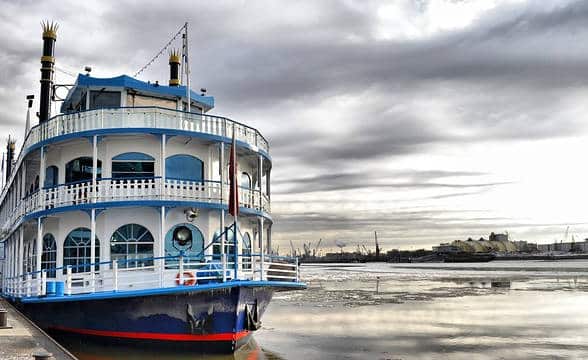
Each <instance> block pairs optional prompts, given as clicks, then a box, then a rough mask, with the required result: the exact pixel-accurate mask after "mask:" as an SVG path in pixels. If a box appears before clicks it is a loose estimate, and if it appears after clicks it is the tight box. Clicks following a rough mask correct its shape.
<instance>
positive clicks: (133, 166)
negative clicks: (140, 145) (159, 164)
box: [112, 152, 155, 179]
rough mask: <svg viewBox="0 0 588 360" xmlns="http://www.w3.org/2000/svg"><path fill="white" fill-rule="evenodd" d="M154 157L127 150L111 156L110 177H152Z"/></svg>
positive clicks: (153, 173)
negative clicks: (127, 151)
mask: <svg viewBox="0 0 588 360" xmlns="http://www.w3.org/2000/svg"><path fill="white" fill-rule="evenodd" d="M154 169H155V159H154V158H153V157H151V156H149V155H147V154H143V153H138V152H129V153H124V154H120V155H117V156H115V157H113V158H112V178H113V179H121V178H138V177H141V178H143V177H153V176H154V175H155V172H154Z"/></svg>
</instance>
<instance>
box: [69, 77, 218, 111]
mask: <svg viewBox="0 0 588 360" xmlns="http://www.w3.org/2000/svg"><path fill="white" fill-rule="evenodd" d="M86 86H103V87H121V88H128V89H133V90H137V91H140V92H145V93H151V94H154V95H162V96H174V97H185V96H186V87H185V86H164V85H157V84H155V83H147V82H144V81H141V80H137V79H135V78H132V77H130V76H127V75H121V76H117V77H113V78H95V77H91V76H88V75H84V74H78V79H77V80H76V86H75V87H74V88H73V91H71V92H70V93H69V94H68V97H67V99H66V101H65V103H67V102H68V100H69V99H70V98H71V97H72V96H73V94H74V93H75V91H76V90H77V88H79V87H86ZM190 94H191V96H190V98H191V99H192V100H193V101H197V102H199V103H201V104H203V105H205V106H206V107H209V108H213V107H214V97H212V96H202V95H200V94H198V93H196V92H194V91H191V92H190Z"/></svg>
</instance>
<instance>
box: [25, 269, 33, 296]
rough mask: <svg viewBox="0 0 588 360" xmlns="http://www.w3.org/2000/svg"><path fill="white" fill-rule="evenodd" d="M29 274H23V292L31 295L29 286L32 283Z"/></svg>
mask: <svg viewBox="0 0 588 360" xmlns="http://www.w3.org/2000/svg"><path fill="white" fill-rule="evenodd" d="M32 279H33V278H32V277H31V274H27V275H25V294H26V295H27V297H29V296H31V287H32V285H33V282H32Z"/></svg>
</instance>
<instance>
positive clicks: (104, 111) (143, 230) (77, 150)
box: [0, 24, 305, 351]
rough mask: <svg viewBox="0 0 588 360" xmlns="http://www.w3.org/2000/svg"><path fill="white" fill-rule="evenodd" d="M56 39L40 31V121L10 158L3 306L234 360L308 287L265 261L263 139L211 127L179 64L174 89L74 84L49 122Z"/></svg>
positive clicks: (58, 323)
mask: <svg viewBox="0 0 588 360" xmlns="http://www.w3.org/2000/svg"><path fill="white" fill-rule="evenodd" d="M186 28H187V27H186ZM186 35H187V33H186ZM186 38H187V36H186ZM56 39H57V34H56V27H55V26H53V25H51V24H46V25H45V26H44V31H43V40H44V46H43V56H42V58H41V63H42V68H41V91H40V99H39V102H40V109H39V113H38V117H39V123H38V124H37V125H35V126H33V127H31V128H30V129H29V128H28V126H27V132H26V137H25V140H24V143H23V144H22V148H21V150H20V153H19V155H18V156H15V154H16V153H15V145H14V142H13V141H12V140H9V144H8V147H7V159H6V163H5V165H6V166H5V173H6V176H5V180H4V183H5V184H4V186H3V190H2V193H1V194H0V227H1V228H0V230H1V233H0V242H1V243H2V245H3V248H4V260H3V262H2V263H1V264H2V278H1V285H2V296H3V297H5V298H7V299H9V300H10V301H11V302H12V303H14V304H15V305H16V306H17V307H18V308H19V309H20V310H21V311H22V312H23V313H24V314H26V315H27V316H28V317H29V318H30V319H31V320H33V321H34V322H35V323H36V324H37V325H38V326H40V327H41V328H43V329H45V330H47V331H49V332H50V333H56V334H62V335H63V334H68V335H76V336H82V337H84V338H91V339H96V340H100V341H106V342H115V343H116V342H118V343H124V344H141V345H143V344H146V345H149V346H155V347H165V346H171V347H173V348H189V349H192V348H199V349H204V350H205V351H206V350H211V351H212V350H221V351H234V350H235V349H237V348H238V347H239V346H240V345H242V344H244V343H245V342H246V341H247V340H248V338H249V336H250V335H251V334H252V332H253V331H254V330H256V329H258V328H259V326H260V324H261V316H262V314H263V313H264V311H265V309H266V307H267V306H268V303H269V302H270V300H271V298H272V295H273V294H274V293H275V292H277V291H287V290H297V289H303V288H305V284H304V283H303V282H301V281H300V279H299V268H298V262H297V260H296V259H295V258H286V257H280V256H277V255H275V254H274V253H273V252H272V245H271V238H272V217H271V210H270V199H271V196H270V174H271V169H272V160H271V157H270V154H269V145H268V142H267V140H266V139H265V138H264V137H263V136H262V135H261V134H260V132H259V131H258V130H256V129H254V128H251V127H249V126H247V125H244V124H242V123H239V122H237V121H234V120H231V119H228V118H226V117H221V116H213V115H209V114H208V112H209V111H210V110H211V109H212V108H213V106H214V99H213V98H212V97H211V96H206V95H205V93H196V92H193V91H191V90H190V89H189V86H183V85H181V84H180V74H179V73H180V72H181V71H180V66H183V65H181V61H182V59H183V58H184V57H185V56H184V54H178V53H176V52H172V53H171V54H170V58H169V64H170V79H169V86H164V85H160V84H158V83H149V82H143V81H140V80H138V79H135V78H133V77H129V76H125V75H123V76H118V77H113V78H95V77H92V76H90V75H89V74H80V75H78V77H77V80H76V81H75V84H74V85H73V86H70V87H69V90H68V93H67V96H66V97H65V98H64V99H63V102H62V103H61V113H60V114H58V115H55V116H51V114H50V109H51V104H52V103H53V101H54V100H55V94H54V92H55V88H56V86H55V84H53V71H54V63H55V58H54V54H53V52H54V50H53V49H54V44H55V41H56ZM185 42H186V43H187V40H185ZM185 45H187V44H185ZM29 108H30V103H29ZM233 151H234V152H233ZM230 154H234V156H235V162H236V164H237V168H238V173H236V171H233V172H232V173H231V174H229V172H230V171H231V170H229V168H230V167H229V158H231V156H230ZM231 169H232V167H231ZM232 170H234V169H232ZM230 175H232V176H230ZM230 179H233V181H230ZM234 179H238V181H237V183H238V185H239V188H238V192H237V193H238V196H237V200H238V207H237V210H238V217H235V216H232V215H230V214H229V213H228V210H229V204H230V202H231V201H229V195H230V194H233V191H231V187H233V186H236V182H235V180H234Z"/></svg>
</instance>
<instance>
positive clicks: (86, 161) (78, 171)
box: [65, 156, 102, 184]
mask: <svg viewBox="0 0 588 360" xmlns="http://www.w3.org/2000/svg"><path fill="white" fill-rule="evenodd" d="M97 164H98V167H97V169H96V174H97V178H98V179H100V178H101V177H102V161H100V160H98V162H97ZM84 180H92V158H91V157H87V156H84V157H79V158H77V159H74V160H72V161H70V162H68V163H67V164H66V165H65V183H66V184H70V183H73V182H78V181H84Z"/></svg>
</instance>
